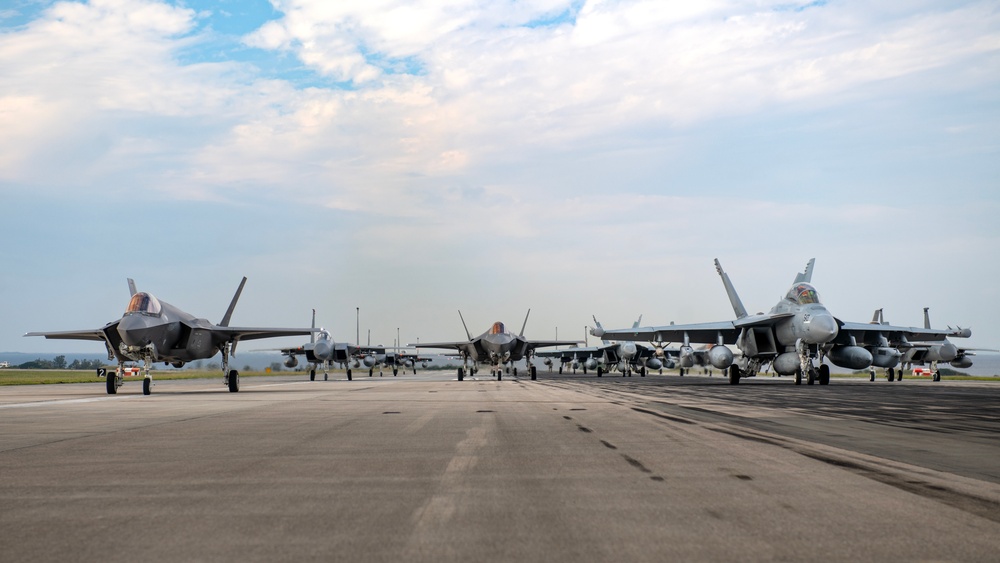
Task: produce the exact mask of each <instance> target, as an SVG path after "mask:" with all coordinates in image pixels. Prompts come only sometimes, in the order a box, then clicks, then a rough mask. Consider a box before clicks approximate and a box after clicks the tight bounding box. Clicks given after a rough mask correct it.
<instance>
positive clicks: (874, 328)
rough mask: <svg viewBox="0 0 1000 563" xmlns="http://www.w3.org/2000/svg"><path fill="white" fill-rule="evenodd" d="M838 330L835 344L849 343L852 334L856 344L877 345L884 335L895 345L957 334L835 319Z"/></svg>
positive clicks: (933, 340) (934, 340) (948, 331)
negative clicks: (838, 326)
mask: <svg viewBox="0 0 1000 563" xmlns="http://www.w3.org/2000/svg"><path fill="white" fill-rule="evenodd" d="M837 323H838V324H839V325H840V331H839V333H838V334H837V338H836V339H835V340H834V343H835V344H850V343H851V342H850V339H851V337H852V336H853V337H854V340H855V342H857V344H858V345H865V344H869V345H872V346H877V345H878V344H879V340H880V337H881V336H884V337H885V338H886V339H887V340H888V341H889V343H890V344H892V345H897V344H900V343H902V342H910V341H913V342H940V341H943V340H944V339H945V338H948V337H949V336H957V335H956V334H955V331H953V330H945V329H936V328H921V327H915V326H893V325H887V324H877V323H849V322H843V321H841V320H839V319H838V320H837Z"/></svg>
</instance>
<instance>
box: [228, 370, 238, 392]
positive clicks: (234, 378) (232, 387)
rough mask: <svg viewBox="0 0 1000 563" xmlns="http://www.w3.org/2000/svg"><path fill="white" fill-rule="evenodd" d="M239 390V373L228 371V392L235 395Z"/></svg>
mask: <svg viewBox="0 0 1000 563" xmlns="http://www.w3.org/2000/svg"><path fill="white" fill-rule="evenodd" d="M239 390H240V372H238V371H236V370H230V371H229V392H230V393H237V392H239Z"/></svg>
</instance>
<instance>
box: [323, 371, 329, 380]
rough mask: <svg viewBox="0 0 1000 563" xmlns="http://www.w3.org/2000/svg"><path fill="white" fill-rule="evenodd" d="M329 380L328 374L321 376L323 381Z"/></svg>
mask: <svg viewBox="0 0 1000 563" xmlns="http://www.w3.org/2000/svg"><path fill="white" fill-rule="evenodd" d="M329 380H330V374H328V373H324V374H323V381H329Z"/></svg>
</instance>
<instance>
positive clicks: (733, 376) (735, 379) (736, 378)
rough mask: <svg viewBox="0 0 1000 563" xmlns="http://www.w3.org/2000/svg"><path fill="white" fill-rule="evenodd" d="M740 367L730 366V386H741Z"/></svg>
mask: <svg viewBox="0 0 1000 563" xmlns="http://www.w3.org/2000/svg"><path fill="white" fill-rule="evenodd" d="M740 375H742V374H740V366H738V365H736V364H733V365H731V366H729V384H730V385H739V384H740Z"/></svg>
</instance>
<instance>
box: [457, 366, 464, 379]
mask: <svg viewBox="0 0 1000 563" xmlns="http://www.w3.org/2000/svg"><path fill="white" fill-rule="evenodd" d="M463 379H465V370H463V369H462V368H458V380H459V381H462V380H463Z"/></svg>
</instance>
